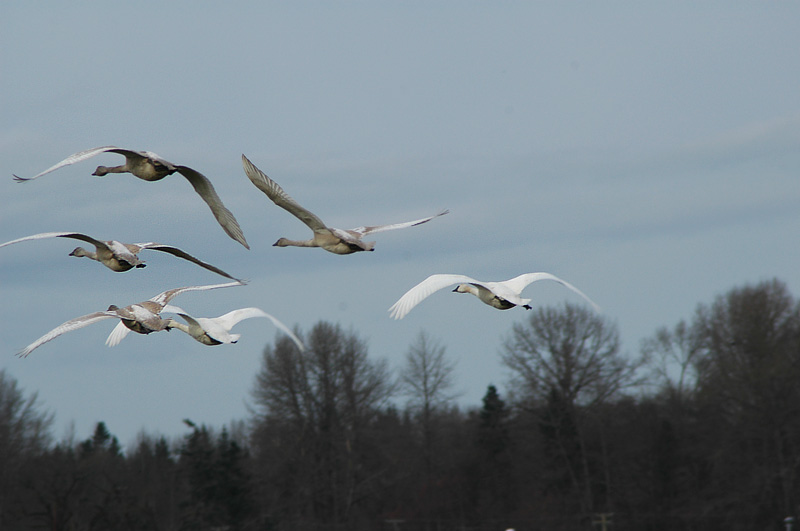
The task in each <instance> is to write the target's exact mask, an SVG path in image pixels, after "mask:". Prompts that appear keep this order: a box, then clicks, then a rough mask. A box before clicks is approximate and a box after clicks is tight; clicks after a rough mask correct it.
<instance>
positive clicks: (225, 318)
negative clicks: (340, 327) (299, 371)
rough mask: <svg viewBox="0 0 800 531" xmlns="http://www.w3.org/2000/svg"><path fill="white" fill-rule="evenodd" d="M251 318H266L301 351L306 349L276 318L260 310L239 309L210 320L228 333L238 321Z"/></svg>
mask: <svg viewBox="0 0 800 531" xmlns="http://www.w3.org/2000/svg"><path fill="white" fill-rule="evenodd" d="M253 317H266V318H267V319H269V320H270V321H272V324H273V325H275V327H277V328H278V329H279V330H280V331H281V332H283V333H284V334H286V335H287V336H289V338H290V339H291V340H292V341H294V343H295V344H296V345H297V347H298V348H299V349H300V350H301V351H304V350H305V349H306V347H305V345H303V342H302V341H300V338H298V337H297V336H296V335H295V334H294V332H292V331H291V329H290V328H289V327H288V326H286V325H285V324H283V323H282V322H281V321H280V320H278V318H277V317H274V316H272V315H270V314H268V313H267V312H265V311H264V310H262V309H261V308H240V309H238V310H233V311H232V312H228V313H226V314H225V315H220V316H219V317H216V318H215V319H212V320H213V321H216V322H217V323H218V324H220V325H221V326H223V327H224V328H225V329H226V330H228V331H230V329H231V328H233V327H234V326H235V325H236V323H238V322H239V321H243V320H245V319H251V318H253Z"/></svg>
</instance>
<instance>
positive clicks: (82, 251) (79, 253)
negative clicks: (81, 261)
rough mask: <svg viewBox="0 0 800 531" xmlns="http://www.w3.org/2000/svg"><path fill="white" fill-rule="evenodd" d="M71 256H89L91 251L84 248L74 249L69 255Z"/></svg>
mask: <svg viewBox="0 0 800 531" xmlns="http://www.w3.org/2000/svg"><path fill="white" fill-rule="evenodd" d="M69 255H70V256H78V257H81V256H89V251H87V250H86V249H84V248H83V247H75V249H73V250H72V252H71V253H69Z"/></svg>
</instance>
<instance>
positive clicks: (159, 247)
mask: <svg viewBox="0 0 800 531" xmlns="http://www.w3.org/2000/svg"><path fill="white" fill-rule="evenodd" d="M133 245H134V246H136V247H138V248H140V249H152V250H154V251H162V252H165V253H169V254H171V255H173V256H177V257H178V258H183V259H184V260H189V261H190V262H194V263H195V264H197V265H199V266H200V267H204V268H206V269H208V270H209V271H213V272H214V273H216V274H218V275H222V276H223V277H227V278H229V279H231V280H239V279H237V278H236V277H232V276H230V275H229V274H228V273H226V272H225V271H223V270H222V269H220V268H218V267H215V266H213V265H211V264H209V263H206V262H203V261H202V260H200V259H198V258H195V257H194V256H192V255H190V254H189V253H187V252H185V251H182V250H181V249H178V248H177V247H172V246H171V245H164V244H161V243H154V242H147V243H134V244H133Z"/></svg>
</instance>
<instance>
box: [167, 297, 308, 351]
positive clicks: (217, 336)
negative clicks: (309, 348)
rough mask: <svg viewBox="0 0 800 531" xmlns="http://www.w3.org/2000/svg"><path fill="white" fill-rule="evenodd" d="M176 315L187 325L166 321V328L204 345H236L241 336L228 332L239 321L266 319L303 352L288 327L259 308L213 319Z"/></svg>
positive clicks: (182, 314) (299, 342) (170, 320)
mask: <svg viewBox="0 0 800 531" xmlns="http://www.w3.org/2000/svg"><path fill="white" fill-rule="evenodd" d="M176 313H177V314H178V315H180V316H181V317H182V318H183V320H184V321H186V323H187V324H183V323H181V322H179V321H176V320H174V319H168V320H167V328H177V329H178V330H181V331H183V332H186V333H187V334H189V335H190V336H192V338H194V339H195V340H196V341H199V342H200V343H202V344H204V345H221V344H223V343H236V342H237V341H239V338H240V337H241V334H231V333H230V332H231V328H233V327H234V326H236V324H238V323H239V321H243V320H245V319H250V318H253V317H266V318H267V319H269V320H270V321H272V324H274V325H275V326H276V327H278V328H279V329H280V330H281V331H282V332H283V333H285V334H286V335H287V336H289V338H290V339H291V340H292V341H294V342H295V344H296V345H297V347H298V348H299V349H300V350H301V351H302V350H305V346H304V345H303V342H302V341H300V338H298V337H297V336H296V335H295V334H294V333H293V332H292V331H291V330H290V329H289V327H288V326H286V325H285V324H283V323H282V322H280V321H279V320H278V319H276V318H275V317H273V316H272V315H270V314H268V313H267V312H265V311H264V310H262V309H260V308H240V309H238V310H233V311H232V312H228V313H226V314H225V315H220V316H219V317H214V318H206V317H192V316H191V315H188V314H186V313H182V312H176Z"/></svg>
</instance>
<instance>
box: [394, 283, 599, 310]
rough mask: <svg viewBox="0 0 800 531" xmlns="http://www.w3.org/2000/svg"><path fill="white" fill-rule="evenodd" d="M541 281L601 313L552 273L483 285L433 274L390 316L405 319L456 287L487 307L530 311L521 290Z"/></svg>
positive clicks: (411, 292)
mask: <svg viewBox="0 0 800 531" xmlns="http://www.w3.org/2000/svg"><path fill="white" fill-rule="evenodd" d="M539 280H553V281H555V282H558V283H559V284H561V285H562V286H565V287H567V288H569V289H571V290H572V291H574V292H575V293H577V294H578V295H580V296H581V297H583V298H584V299H586V300H587V301H588V302H589V303H590V304H591V305H592V307H594V308H595V310H599V306H597V304H595V303H594V302H593V301H592V300H591V299H590V298H589V297H587V296H586V295H585V294H584V293H583V292H582V291H581V290H579V289H578V288H576V287H575V286H573V285H572V284H570V283H569V282H567V281H565V280H562V279H560V278H558V277H557V276H555V275H551V274H550V273H541V272H540V273H525V274H522V275H519V276H518V277H514V278H512V279H509V280H504V281H502V282H484V281H481V280H475V279H474V278H471V277H468V276H466V275H453V274H437V275H431V276H429V277H428V278H426V279H425V280H423V281H422V282H420V283H419V284H417V285H416V286H414V287H413V288H411V289H410V290H408V291H407V292H406V293H405V294H404V295H403V296H402V297H400V299H399V300H398V301H397V302H395V303H394V304H393V305H392V306H391V307H390V308H389V312H390V316H391V317H393V318H394V319H402V318H403V317H405V316H406V315H407V314H408V312H410V311H411V309H412V308H414V306H416V305H417V304H419V303H420V302H422V301H423V300H424V299H426V298H427V297H428V296H430V295H432V294H433V293H435V292H436V291H439V290H440V289H442V288H446V287H448V286H452V285H453V284H457V286H456V288H455V289H454V290H453V291H454V292H456V293H470V294H472V295H475V296H476V297H478V299H480V301H481V302H483V303H484V304H488V305H489V306H491V307H493V308H497V309H498V310H508V309H510V308H513V307H515V306H522V307H523V308H525V309H527V310H530V309H531V307H530V305H529V304H528V303H529V302H531V300H530V299H523V298H522V297H520V294H521V293H522V290H523V289H525V287H526V286H528V284H531V283H532V282H536V281H539Z"/></svg>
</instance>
